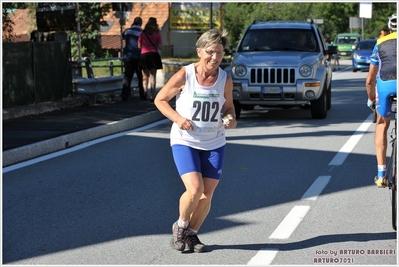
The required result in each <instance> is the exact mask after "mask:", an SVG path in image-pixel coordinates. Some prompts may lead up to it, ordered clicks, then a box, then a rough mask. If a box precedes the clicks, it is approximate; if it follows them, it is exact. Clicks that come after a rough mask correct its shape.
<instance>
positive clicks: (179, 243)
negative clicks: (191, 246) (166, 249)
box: [170, 222, 187, 251]
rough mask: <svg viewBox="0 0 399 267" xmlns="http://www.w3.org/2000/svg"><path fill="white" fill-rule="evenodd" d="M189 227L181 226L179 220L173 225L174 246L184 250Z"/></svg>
mask: <svg viewBox="0 0 399 267" xmlns="http://www.w3.org/2000/svg"><path fill="white" fill-rule="evenodd" d="M186 233H187V228H183V227H179V225H178V224H177V222H175V223H174V224H173V225H172V238H171V239H170V245H171V246H172V248H174V249H176V250H178V251H183V250H184V248H185V244H184V240H185V238H186Z"/></svg>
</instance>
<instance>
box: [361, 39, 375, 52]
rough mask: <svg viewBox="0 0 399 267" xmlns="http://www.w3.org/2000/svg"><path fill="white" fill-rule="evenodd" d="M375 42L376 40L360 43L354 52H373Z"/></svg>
mask: <svg viewBox="0 0 399 267" xmlns="http://www.w3.org/2000/svg"><path fill="white" fill-rule="evenodd" d="M376 42H377V40H373V41H367V42H362V41H360V43H358V44H357V46H356V50H358V51H359V50H373V48H374V46H375V43H376Z"/></svg>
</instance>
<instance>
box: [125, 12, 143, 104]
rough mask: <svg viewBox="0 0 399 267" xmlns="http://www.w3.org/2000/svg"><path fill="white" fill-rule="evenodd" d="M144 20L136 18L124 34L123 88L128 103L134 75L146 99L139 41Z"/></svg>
mask: <svg viewBox="0 0 399 267" xmlns="http://www.w3.org/2000/svg"><path fill="white" fill-rule="evenodd" d="M142 24H143V20H142V19H141V18H140V17H136V18H134V21H133V24H132V25H131V27H130V28H127V29H126V30H125V31H124V32H123V33H122V38H123V39H125V43H126V44H125V47H124V49H123V65H124V67H125V72H124V77H123V87H122V94H121V96H122V100H124V101H127V100H128V99H129V98H130V96H131V92H132V91H131V83H132V79H133V75H134V74H135V73H136V75H137V80H138V86H139V94H140V98H141V99H143V98H144V89H143V74H142V72H141V65H142V64H141V59H140V55H141V49H140V48H139V47H138V39H139V37H140V33H141V31H142V29H141V25H142Z"/></svg>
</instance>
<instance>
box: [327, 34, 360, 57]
mask: <svg viewBox="0 0 399 267" xmlns="http://www.w3.org/2000/svg"><path fill="white" fill-rule="evenodd" d="M359 41H360V34H358V33H339V34H337V35H336V36H335V38H334V41H333V42H332V44H333V45H336V46H338V51H339V56H341V57H346V58H348V59H349V58H350V57H351V55H352V52H351V51H352V50H353V49H355V47H356V45H357V44H358V43H359Z"/></svg>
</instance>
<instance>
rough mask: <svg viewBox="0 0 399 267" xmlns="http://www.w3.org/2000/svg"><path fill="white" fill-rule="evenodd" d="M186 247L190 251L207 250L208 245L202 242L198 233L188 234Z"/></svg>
mask: <svg viewBox="0 0 399 267" xmlns="http://www.w3.org/2000/svg"><path fill="white" fill-rule="evenodd" d="M185 243H186V248H187V250H189V251H194V252H198V253H199V252H205V251H206V246H205V245H204V244H203V243H201V241H200V240H199V238H198V236H197V235H188V236H186V242H185Z"/></svg>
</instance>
